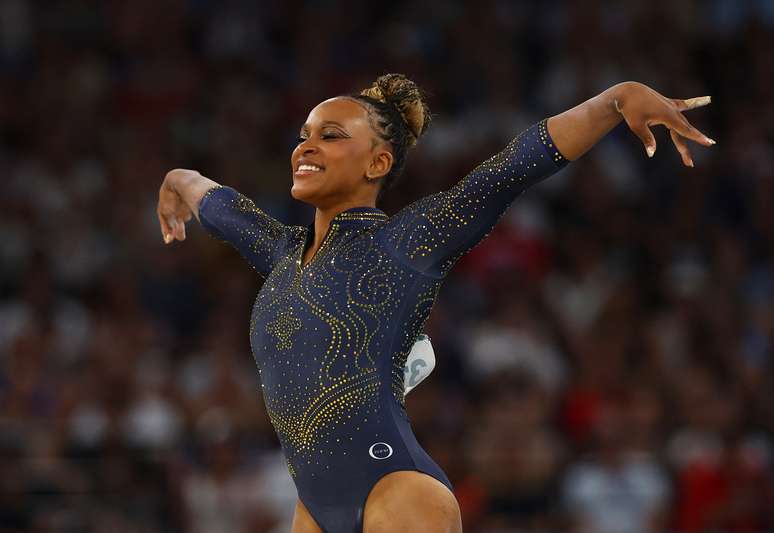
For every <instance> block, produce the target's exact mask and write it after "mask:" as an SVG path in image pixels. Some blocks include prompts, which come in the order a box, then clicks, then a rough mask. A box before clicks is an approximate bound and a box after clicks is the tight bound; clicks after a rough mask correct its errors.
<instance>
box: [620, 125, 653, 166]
mask: <svg viewBox="0 0 774 533" xmlns="http://www.w3.org/2000/svg"><path fill="white" fill-rule="evenodd" d="M626 122H627V124H629V128H630V129H631V130H632V131H633V132H634V134H635V135H636V136H637V137H639V138H640V140H641V141H642V144H644V145H645V153H646V154H648V157H653V154H655V153H656V138H655V137H653V132H652V131H650V128H649V127H648V124H647V123H645V122H642V123H640V124H633V123H630V122H629V121H628V120H627V121H626Z"/></svg>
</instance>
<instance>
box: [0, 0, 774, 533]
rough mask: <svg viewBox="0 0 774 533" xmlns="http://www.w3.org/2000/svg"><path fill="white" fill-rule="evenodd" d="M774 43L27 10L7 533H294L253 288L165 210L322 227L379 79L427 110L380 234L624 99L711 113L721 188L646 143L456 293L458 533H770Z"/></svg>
mask: <svg viewBox="0 0 774 533" xmlns="http://www.w3.org/2000/svg"><path fill="white" fill-rule="evenodd" d="M772 50H774V2H770V1H768V0H707V1H699V0H685V1H681V2H670V1H668V0H650V1H648V2H613V1H603V0H583V1H581V0H577V1H566V2H564V1H559V0H543V1H540V2H537V1H535V2H526V1H525V2H511V1H507V0H482V1H476V2H464V1H461V0H453V1H443V2H440V1H439V2H408V1H402V0H396V1H393V2H386V3H376V4H372V3H368V2H362V1H352V0H344V1H339V2H334V1H324V0H315V1H312V0H309V1H306V2H298V1H282V0H273V1H265V2H249V1H246V0H242V1H239V0H218V1H215V0H132V1H130V2H128V1H119V0H105V1H97V0H68V1H65V0H57V1H54V0H51V1H45V2H44V1H32V0H30V1H24V0H1V1H0V173H1V174H2V180H3V183H4V186H3V191H2V194H0V473H1V474H0V532H4V533H10V532H14V533H17V532H22V531H23V532H27V531H29V532H63V533H71V532H72V533H74V532H94V533H101V532H107V531H109V532H111V533H125V532H126V533H130V532H131V533H133V532H143V533H157V532H159V533H160V532H174V531H180V532H183V531H185V532H192V533H204V532H206V533H246V532H271V533H278V532H285V531H289V521H290V519H291V517H292V510H293V505H294V502H295V498H296V493H295V489H294V487H293V485H292V482H291V480H290V477H289V475H288V474H287V471H286V469H285V465H284V462H283V460H282V457H281V452H280V451H279V447H278V443H277V440H276V437H275V435H274V432H273V430H272V427H271V425H270V424H269V421H268V418H267V416H266V414H265V411H264V407H263V403H262V398H261V396H260V384H259V382H258V376H257V371H256V369H255V365H254V362H253V360H252V355H251V353H250V349H249V344H248V320H249V313H250V309H251V305H252V301H253V298H254V295H255V293H256V291H257V290H258V289H259V287H260V284H261V279H259V278H257V277H256V276H255V275H254V271H253V270H252V269H250V268H249V267H247V266H246V264H245V263H243V262H242V260H241V258H240V257H239V256H238V255H237V253H236V252H235V251H233V250H232V249H230V248H228V247H226V246H224V245H222V244H220V243H218V242H216V241H214V240H212V239H210V238H209V237H207V236H206V234H205V233H204V232H203V231H201V229H200V228H195V227H193V226H195V225H196V222H195V221H193V222H192V223H191V224H190V225H189V229H188V235H189V236H188V238H187V239H186V241H185V242H184V243H179V242H177V243H175V244H173V245H171V246H164V244H163V243H162V239H161V233H160V230H159V228H158V221H157V218H156V213H155V207H156V201H157V199H158V194H157V193H158V187H159V186H160V184H161V181H162V179H163V176H164V174H165V173H166V171H168V170H170V169H172V168H175V167H184V168H195V169H198V170H200V171H201V172H202V173H203V174H205V175H207V176H210V177H212V178H213V179H216V180H218V181H220V182H222V183H224V184H228V185H231V186H233V187H235V188H237V189H238V190H240V191H241V192H243V193H244V194H246V195H248V196H250V197H252V198H254V199H255V200H256V203H257V204H258V205H259V206H260V207H262V208H263V209H265V210H266V211H268V212H269V213H271V214H272V215H273V216H275V217H276V218H278V219H280V220H282V221H284V222H287V223H294V224H306V223H308V222H309V221H311V219H312V216H313V211H312V210H311V208H310V207H309V206H304V205H301V204H299V203H297V202H295V201H293V200H292V199H291V197H290V194H289V188H290V180H291V174H290V165H289V157H290V152H291V150H292V146H293V142H294V139H295V137H296V136H297V133H298V129H299V127H300V125H301V124H302V123H303V122H304V120H305V118H306V115H307V113H308V111H309V110H310V109H311V108H312V107H313V106H314V105H316V104H317V103H318V102H320V101H321V100H323V99H325V98H327V97H330V96H334V95H338V94H343V93H349V92H353V91H359V90H360V89H362V88H365V87H367V86H368V85H370V83H371V81H372V80H373V79H375V78H376V76H378V75H379V74H382V73H385V72H403V73H405V74H406V75H408V76H409V77H410V78H412V79H414V80H415V81H416V82H417V83H419V85H420V86H421V87H423V88H424V89H425V90H426V91H427V92H428V93H429V95H430V98H429V104H430V107H431V110H432V111H433V112H434V114H435V120H434V122H433V124H432V125H431V127H430V130H429V132H428V133H427V135H426V136H425V137H423V139H422V140H421V141H420V143H419V145H418V146H417V149H416V150H415V152H414V153H413V154H412V155H410V157H409V161H408V166H407V169H406V174H405V176H404V180H403V181H402V183H400V184H399V185H398V186H397V187H396V188H395V189H394V190H392V191H391V192H390V193H389V194H387V196H386V198H385V204H384V205H383V206H381V207H382V208H383V209H384V210H385V211H387V212H388V214H391V213H394V212H395V211H396V210H397V209H398V208H400V207H401V206H403V205H405V204H406V203H408V202H410V201H413V200H415V199H417V198H419V197H421V196H423V195H425V194H429V193H431V192H434V191H437V190H440V189H442V188H446V187H449V186H451V185H452V184H453V183H454V182H455V181H456V180H458V179H460V178H461V177H462V176H464V175H465V174H466V173H467V172H468V171H470V170H471V169H472V168H473V167H474V166H476V164H477V163H479V162H480V161H483V160H484V159H485V158H487V157H488V156H489V155H491V154H493V153H495V152H496V151H498V150H500V149H501V148H502V147H503V146H504V145H505V144H506V143H507V141H508V140H509V139H510V138H512V137H513V136H515V135H516V134H517V133H518V132H519V131H521V130H522V129H524V128H526V127H527V126H528V125H530V124H531V123H534V122H536V121H537V120H539V119H541V118H543V117H545V116H550V115H553V114H557V113H559V112H561V111H563V110H565V109H568V108H569V107H572V106H574V105H576V104H578V103H580V102H582V101H583V100H585V99H587V98H590V97H592V96H594V95H596V94H598V93H599V92H601V91H602V90H604V89H605V88H607V87H609V86H611V85H613V84H615V83H617V82H620V81H625V80H630V79H631V80H637V81H641V82H643V83H646V84H648V85H650V86H652V87H653V88H655V89H657V90H658V91H660V92H661V93H663V94H665V95H668V96H673V97H683V98H686V97H693V96H701V95H704V94H710V95H712V98H713V103H712V105H711V106H709V107H707V108H702V109H699V110H696V111H692V112H690V113H689V114H688V118H689V120H691V121H692V122H693V123H694V125H696V126H697V127H699V129H701V130H702V131H704V132H705V133H707V134H708V135H709V136H711V137H712V138H714V139H716V140H717V141H718V144H717V146H715V147H713V148H712V149H705V148H701V147H698V146H695V147H694V148H693V154H694V160H695V162H696V168H694V169H688V168H686V167H684V166H682V164H681V162H680V158H679V155H678V154H677V152H676V150H674V147H673V146H672V145H671V142H670V140H669V137H668V135H666V133H665V132H664V131H662V130H659V129H658V128H655V133H656V138H657V141H658V150H657V152H656V155H655V157H654V158H653V159H648V158H647V157H646V156H645V152H644V149H643V147H642V145H641V144H640V142H639V141H638V140H637V139H636V138H635V137H634V135H632V134H631V133H630V132H629V131H628V130H627V129H626V127H625V125H621V126H620V127H619V128H617V129H616V130H614V131H613V132H612V133H611V134H610V135H609V136H608V137H607V138H606V139H605V140H604V141H603V142H602V143H600V144H599V145H598V146H597V147H595V148H594V149H593V150H592V151H591V152H590V153H589V154H587V155H586V156H584V157H583V158H582V159H581V160H579V161H577V162H574V163H572V164H570V165H569V166H568V167H567V168H566V169H565V170H563V171H562V172H561V173H560V174H558V175H556V176H554V177H552V178H551V179H549V180H547V181H545V182H543V183H541V184H540V185H538V186H537V187H535V188H534V189H533V190H531V191H529V192H528V193H526V194H525V195H523V196H522V197H521V198H520V199H519V200H518V201H517V202H516V204H515V205H514V206H513V207H512V208H511V210H510V211H509V212H508V214H507V215H506V216H505V217H504V218H503V219H502V221H501V222H500V224H499V225H498V226H497V227H496V229H495V230H494V231H493V232H492V234H491V235H490V236H489V237H488V238H487V239H486V240H485V241H484V242H483V243H482V244H480V245H479V246H478V247H476V248H474V249H473V250H472V251H471V252H470V253H469V254H468V255H467V256H466V257H465V258H463V260H462V261H460V263H458V265H457V266H456V267H455V269H454V270H453V272H452V274H451V275H450V277H449V279H448V280H447V282H446V284H445V285H444V287H443V288H442V290H441V293H440V296H439V299H438V301H437V302H436V305H435V307H434V309H433V312H432V315H431V317H430V319H429V320H428V322H427V324H426V332H427V333H428V334H429V335H430V337H431V338H432V340H433V343H434V346H435V351H436V356H437V358H438V366H437V368H436V371H435V373H434V374H433V375H432V376H431V377H430V378H429V379H428V380H427V381H425V382H423V383H422V385H421V386H420V387H418V388H417V389H416V390H415V391H414V392H412V393H411V394H410V395H409V396H408V398H407V405H408V410H409V414H410V416H411V419H412V423H413V426H414V428H415V431H416V433H417V436H418V438H419V441H420V443H421V444H422V445H423V446H424V447H425V448H426V449H427V450H428V452H429V453H430V454H431V455H432V457H433V458H434V459H435V460H436V461H437V462H438V463H439V464H440V465H441V467H442V468H444V470H445V471H446V472H447V474H448V475H449V477H450V479H451V481H452V483H453V484H454V486H455V491H456V496H457V498H458V499H459V502H460V505H461V509H462V513H463V521H464V525H465V531H467V532H471V533H502V532H532V533H537V532H549V531H551V532H554V531H569V532H597V533H640V532H642V533H645V532H654V533H655V532H664V531H674V532H685V533H691V532H705V531H706V532H710V531H711V532H749V533H752V532H763V531H771V530H774V473H773V472H774V433H773V432H774V387H773V385H774V360H773V358H774V344H773V343H774V270H773V269H772V266H774V265H773V264H772V262H773V261H774V146H773V145H772V143H774V126H773V125H774V105H772V103H771V102H772V100H773V99H774V62H773V61H772V60H771V53H772Z"/></svg>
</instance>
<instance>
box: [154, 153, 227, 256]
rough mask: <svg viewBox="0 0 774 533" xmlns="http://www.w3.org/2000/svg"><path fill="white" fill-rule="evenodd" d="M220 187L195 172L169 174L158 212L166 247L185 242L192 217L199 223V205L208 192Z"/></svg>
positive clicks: (165, 178) (171, 171) (181, 171)
mask: <svg viewBox="0 0 774 533" xmlns="http://www.w3.org/2000/svg"><path fill="white" fill-rule="evenodd" d="M218 186H219V184H218V183H217V182H215V181H213V180H211V179H209V178H206V177H204V176H202V175H201V174H199V173H198V172H197V171H195V170H185V169H181V168H176V169H175V170H170V171H169V172H167V175H166V176H165V177H164V182H163V183H162V184H161V189H160V190H159V205H158V209H157V213H158V216H159V224H160V225H161V236H162V238H163V239H164V243H165V244H169V243H171V242H172V241H173V240H175V239H177V240H179V241H182V240H185V223H186V222H188V221H189V220H191V216H196V219H197V220H199V202H201V200H202V198H203V197H204V195H205V194H206V193H207V191H209V190H210V189H213V188H215V187H218Z"/></svg>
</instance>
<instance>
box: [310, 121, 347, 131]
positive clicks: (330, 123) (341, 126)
mask: <svg viewBox="0 0 774 533" xmlns="http://www.w3.org/2000/svg"><path fill="white" fill-rule="evenodd" d="M329 125H334V126H338V127H340V128H341V129H345V128H344V126H343V125H342V124H340V123H338V122H336V121H335V120H324V121H323V122H322V124H320V126H321V127H322V126H329ZM301 129H302V130H308V129H309V124H304V125H303V126H301Z"/></svg>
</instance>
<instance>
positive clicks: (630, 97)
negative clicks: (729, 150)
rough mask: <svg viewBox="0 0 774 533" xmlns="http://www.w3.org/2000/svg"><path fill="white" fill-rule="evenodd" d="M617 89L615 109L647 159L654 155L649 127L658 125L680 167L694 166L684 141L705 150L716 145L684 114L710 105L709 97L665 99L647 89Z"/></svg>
mask: <svg viewBox="0 0 774 533" xmlns="http://www.w3.org/2000/svg"><path fill="white" fill-rule="evenodd" d="M623 85H624V86H622V87H620V89H619V92H618V93H617V96H616V98H615V102H614V104H615V108H616V110H617V111H618V112H619V113H621V114H622V115H623V118H624V120H625V121H626V123H627V124H628V125H629V128H630V129H631V130H632V131H633V132H634V133H635V135H637V137H639V138H640V140H641V141H642V143H643V144H644V145H645V152H646V153H647V154H648V157H653V154H654V153H656V139H655V138H654V137H653V132H651V131H650V127H649V126H655V125H657V124H661V125H663V126H666V128H667V129H668V130H669V134H670V135H671V137H672V142H673V143H674V145H675V148H677V151H678V152H680V155H681V156H682V158H683V164H684V165H685V166H688V167H692V166H693V159H692V158H691V153H690V151H689V150H688V146H687V145H686V142H685V140H686V139H690V140H692V141H694V142H697V143H699V144H701V145H704V146H712V145H713V144H715V141H713V140H712V139H710V138H709V137H707V136H706V135H704V134H703V133H702V132H700V131H699V130H697V129H696V128H694V127H693V126H692V125H691V123H690V122H688V119H686V118H685V117H684V116H683V111H687V110H689V109H695V108H697V107H702V106H705V105H707V104H709V103H710V97H709V96H700V97H697V98H688V99H686V100H681V99H678V98H667V97H666V96H663V95H661V94H659V93H658V92H656V91H654V90H653V89H651V88H650V87H648V86H647V85H643V84H642V83H637V82H628V83H626V84H623Z"/></svg>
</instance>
